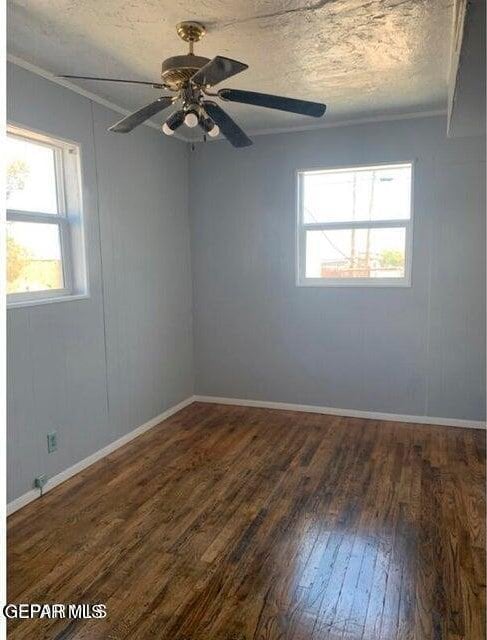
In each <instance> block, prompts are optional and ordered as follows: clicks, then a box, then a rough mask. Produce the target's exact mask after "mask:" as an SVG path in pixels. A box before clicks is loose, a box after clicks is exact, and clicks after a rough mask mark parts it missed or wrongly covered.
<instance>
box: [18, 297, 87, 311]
mask: <svg viewBox="0 0 487 640" xmlns="http://www.w3.org/2000/svg"><path fill="white" fill-rule="evenodd" d="M89 298H90V296H89V294H88V293H80V294H74V295H68V296H62V295H60V296H53V297H52V298H39V299H38V300H11V301H9V300H8V299H7V311H8V310H9V309H19V308H21V307H37V306H38V305H44V304H55V303H57V302H77V301H78V300H89Z"/></svg>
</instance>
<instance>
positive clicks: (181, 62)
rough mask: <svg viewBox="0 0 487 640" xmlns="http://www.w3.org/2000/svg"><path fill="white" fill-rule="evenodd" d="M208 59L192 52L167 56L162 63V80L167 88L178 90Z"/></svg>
mask: <svg viewBox="0 0 487 640" xmlns="http://www.w3.org/2000/svg"><path fill="white" fill-rule="evenodd" d="M209 61H210V60H209V58H204V57H203V56H195V55H193V54H187V55H184V56H172V58H168V59H167V60H164V62H163V63H162V69H161V78H162V82H163V84H164V85H165V86H166V87H167V88H168V89H171V90H172V91H179V90H180V89H181V87H183V86H184V85H185V84H187V83H188V82H189V79H190V78H191V77H192V76H193V75H194V74H195V73H196V72H197V71H198V70H199V69H201V67H204V66H205V64H207V63H208V62H209Z"/></svg>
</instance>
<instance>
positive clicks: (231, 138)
mask: <svg viewBox="0 0 487 640" xmlns="http://www.w3.org/2000/svg"><path fill="white" fill-rule="evenodd" d="M203 105H204V107H205V110H206V113H207V114H208V115H209V116H210V118H211V119H212V120H213V122H214V123H215V124H217V125H218V126H219V127H220V131H221V132H222V133H223V135H224V136H225V138H226V139H227V140H228V142H230V144H232V145H233V146H234V147H248V146H250V145H251V144H252V140H251V139H250V138H249V137H248V136H247V135H246V134H245V132H244V131H242V129H241V128H240V127H239V126H238V124H237V123H236V122H235V121H234V120H232V118H230V116H229V115H228V114H227V113H225V111H223V109H222V108H221V107H220V106H218V105H217V104H216V103H215V102H203Z"/></svg>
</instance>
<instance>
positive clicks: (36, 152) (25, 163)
mask: <svg viewBox="0 0 487 640" xmlns="http://www.w3.org/2000/svg"><path fill="white" fill-rule="evenodd" d="M7 209H18V210H19V211H40V212H42V213H58V206H57V194H56V170H55V163H54V150H53V149H52V148H51V147H48V146H45V145H41V144H37V143H35V142H32V141H30V140H25V139H23V138H15V137H13V136H7Z"/></svg>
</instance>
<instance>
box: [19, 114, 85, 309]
mask: <svg viewBox="0 0 487 640" xmlns="http://www.w3.org/2000/svg"><path fill="white" fill-rule="evenodd" d="M6 135H7V136H8V137H13V138H17V139H20V140H26V141H28V142H31V143H33V144H36V145H40V146H45V147H47V148H49V149H52V151H53V157H54V171H55V188H56V202H57V213H46V212H42V211H27V210H18V209H9V208H6V221H7V222H31V223H35V224H51V225H55V226H56V227H57V228H58V230H59V242H60V253H61V266H62V274H63V285H64V286H63V287H61V288H59V289H42V290H40V291H22V292H17V293H9V294H7V307H18V306H30V305H34V304H42V303H45V302H55V301H57V300H63V301H64V300H72V299H80V298H87V297H88V292H87V273H86V264H85V251H84V229H83V217H82V208H83V207H82V182H81V181H82V177H81V145H80V144H79V143H77V142H73V141H70V140H64V139H60V138H58V137H54V136H51V135H50V134H46V133H43V132H40V131H37V130H34V129H31V128H29V127H25V126H22V125H19V124H16V123H13V122H8V123H7V130H6ZM68 154H75V156H76V158H75V161H74V166H73V167H72V168H71V170H72V171H73V173H74V172H75V173H76V176H75V186H74V190H75V191H76V193H75V194H73V195H74V198H71V199H72V200H73V199H74V201H75V202H76V205H77V206H76V207H75V209H76V210H72V204H71V205H70V204H69V203H68V197H67V190H68V186H67V182H68V176H67V169H66V164H67V155H68ZM71 164H73V163H71ZM75 220H80V221H81V234H80V238H81V244H82V248H81V249H82V255H83V264H82V265H80V268H81V270H82V272H83V273H82V275H81V279H82V281H83V283H84V284H83V287H82V290H81V291H80V290H77V288H76V284H75V275H74V267H75V265H74V264H73V247H72V242H73V240H72V237H71V236H72V233H71V227H72V225H73V223H74V221H75Z"/></svg>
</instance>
